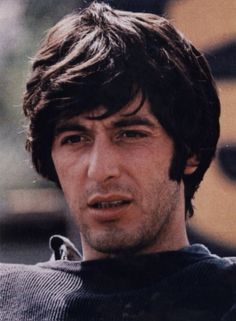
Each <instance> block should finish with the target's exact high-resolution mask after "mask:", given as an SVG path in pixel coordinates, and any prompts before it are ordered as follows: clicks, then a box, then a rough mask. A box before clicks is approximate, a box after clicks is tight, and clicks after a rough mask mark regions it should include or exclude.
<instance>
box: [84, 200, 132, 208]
mask: <svg viewBox="0 0 236 321" xmlns="http://www.w3.org/2000/svg"><path fill="white" fill-rule="evenodd" d="M130 203H131V201H129V200H114V201H97V202H95V203H92V204H89V207H91V208H94V209H110V208H115V207H120V206H124V205H128V204H130Z"/></svg>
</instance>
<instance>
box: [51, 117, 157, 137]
mask: <svg viewBox="0 0 236 321" xmlns="http://www.w3.org/2000/svg"><path fill="white" fill-rule="evenodd" d="M129 126H148V127H151V128H155V127H156V124H154V123H153V122H151V121H150V120H149V119H148V118H146V117H138V116H136V117H130V118H122V119H119V120H115V121H113V122H112V123H111V128H112V127H114V128H123V127H129ZM67 131H79V132H87V131H89V129H88V128H87V127H86V126H84V125H81V124H78V123H76V124H73V122H71V123H70V122H69V123H67V124H61V125H59V126H58V127H56V129H55V136H57V135H59V134H61V133H64V132H67Z"/></svg>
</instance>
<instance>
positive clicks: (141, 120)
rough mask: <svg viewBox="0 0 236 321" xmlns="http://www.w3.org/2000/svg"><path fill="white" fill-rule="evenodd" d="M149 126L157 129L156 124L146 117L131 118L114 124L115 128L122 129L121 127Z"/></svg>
mask: <svg viewBox="0 0 236 321" xmlns="http://www.w3.org/2000/svg"><path fill="white" fill-rule="evenodd" d="M137 125H140V126H148V127H152V128H155V127H156V124H154V123H153V122H152V121H150V120H149V119H148V118H146V117H138V116H136V117H131V118H122V119H120V120H117V121H114V122H112V126H113V127H117V128H121V127H128V126H137Z"/></svg>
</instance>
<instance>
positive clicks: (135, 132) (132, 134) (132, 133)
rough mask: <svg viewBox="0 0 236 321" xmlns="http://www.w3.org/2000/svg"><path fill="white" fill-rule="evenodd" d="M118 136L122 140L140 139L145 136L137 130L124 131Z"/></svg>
mask: <svg viewBox="0 0 236 321" xmlns="http://www.w3.org/2000/svg"><path fill="white" fill-rule="evenodd" d="M119 136H120V137H123V138H142V137H146V136H147V135H146V134H145V133H143V132H140V131H138V130H126V131H123V132H121V133H120V135H119Z"/></svg>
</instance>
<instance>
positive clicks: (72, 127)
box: [55, 123, 88, 136]
mask: <svg viewBox="0 0 236 321" xmlns="http://www.w3.org/2000/svg"><path fill="white" fill-rule="evenodd" d="M68 131H78V132H86V131H88V129H87V128H86V127H85V126H83V125H81V124H73V123H68V124H62V125H59V126H58V127H56V129H55V136H57V135H59V134H61V133H64V132H68Z"/></svg>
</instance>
